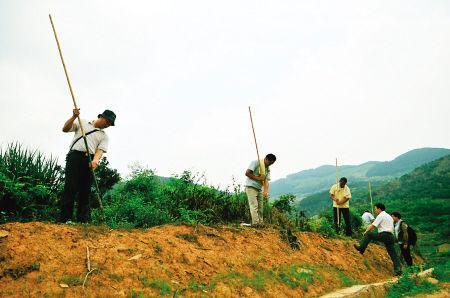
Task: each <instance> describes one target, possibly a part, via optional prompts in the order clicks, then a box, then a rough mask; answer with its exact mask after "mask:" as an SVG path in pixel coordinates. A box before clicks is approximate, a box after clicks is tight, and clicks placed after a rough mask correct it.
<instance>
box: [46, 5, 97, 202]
mask: <svg viewBox="0 0 450 298" xmlns="http://www.w3.org/2000/svg"><path fill="white" fill-rule="evenodd" d="M48 17H49V19H50V24H51V25H52V29H53V34H54V35H55V40H56V45H57V46H58V52H59V57H60V58H61V62H62V65H63V68H64V73H65V75H66V80H67V84H68V85H69V90H70V95H71V97H72V102H73V106H74V108H75V109H78V106H77V102H76V100H75V95H74V94H73V89H72V84H70V79H69V73H68V72H67V67H66V63H65V62H64V57H63V54H62V51H61V45H60V43H59V39H58V35H57V34H56V29H55V24H54V23H53V19H52V16H51V15H50V14H49V15H48ZM77 119H78V123H79V125H80V130H81V134H82V136H83V140H84V145H85V146H86V154H87V157H88V160H89V165H90V168H91V170H92V176H93V178H94V182H95V188H96V190H97V200H98V203H99V205H100V209H101V210H103V204H102V199H101V198H100V190H99V188H98V182H97V177H96V176H95V172H94V169H93V168H92V166H91V165H92V160H91V156H90V154H89V146H88V144H87V140H86V134H85V133H84V128H83V124H82V123H81V119H80V115H78V116H77Z"/></svg>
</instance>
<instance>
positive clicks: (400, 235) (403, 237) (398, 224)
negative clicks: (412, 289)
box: [391, 212, 413, 266]
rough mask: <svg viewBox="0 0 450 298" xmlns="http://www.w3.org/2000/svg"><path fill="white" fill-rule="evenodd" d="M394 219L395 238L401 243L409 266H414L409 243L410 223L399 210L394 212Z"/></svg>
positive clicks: (403, 254) (401, 248) (401, 249)
mask: <svg viewBox="0 0 450 298" xmlns="http://www.w3.org/2000/svg"><path fill="white" fill-rule="evenodd" d="M391 216H392V219H393V220H394V224H395V226H394V231H395V238H396V239H397V241H398V244H399V245H400V251H401V252H402V256H403V258H404V259H405V262H406V264H407V265H408V266H412V264H413V261H412V257H411V250H410V245H409V239H408V238H409V237H408V236H409V235H408V225H407V224H406V222H404V221H403V220H402V216H401V215H400V213H399V212H392V214H391Z"/></svg>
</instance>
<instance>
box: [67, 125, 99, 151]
mask: <svg viewBox="0 0 450 298" xmlns="http://www.w3.org/2000/svg"><path fill="white" fill-rule="evenodd" d="M96 131H100V129H94V130H91V131H90V132H88V133H86V134H85V136H86V137H87V136H88V135H90V134H91V133H94V132H96ZM81 138H83V136H81V137H79V138H77V139H76V140H75V141H74V142H73V143H72V146H70V150H69V151H71V150H72V148H73V146H74V145H75V144H76V143H77V142H78V141H79V140H80V139H81Z"/></svg>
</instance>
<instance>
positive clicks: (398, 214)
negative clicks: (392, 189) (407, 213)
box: [391, 211, 402, 219]
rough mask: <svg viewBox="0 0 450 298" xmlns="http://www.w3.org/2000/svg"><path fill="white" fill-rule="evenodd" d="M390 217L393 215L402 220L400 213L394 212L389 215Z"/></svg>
mask: <svg viewBox="0 0 450 298" xmlns="http://www.w3.org/2000/svg"><path fill="white" fill-rule="evenodd" d="M391 215H393V216H395V217H397V218H398V219H401V218H402V216H401V215H400V213H398V212H397V211H395V212H392V214H391Z"/></svg>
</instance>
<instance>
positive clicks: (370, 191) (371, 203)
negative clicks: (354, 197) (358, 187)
mask: <svg viewBox="0 0 450 298" xmlns="http://www.w3.org/2000/svg"><path fill="white" fill-rule="evenodd" d="M369 196H370V208H371V209H372V214H374V213H373V212H374V210H373V201H372V186H371V184H370V180H369Z"/></svg>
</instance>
